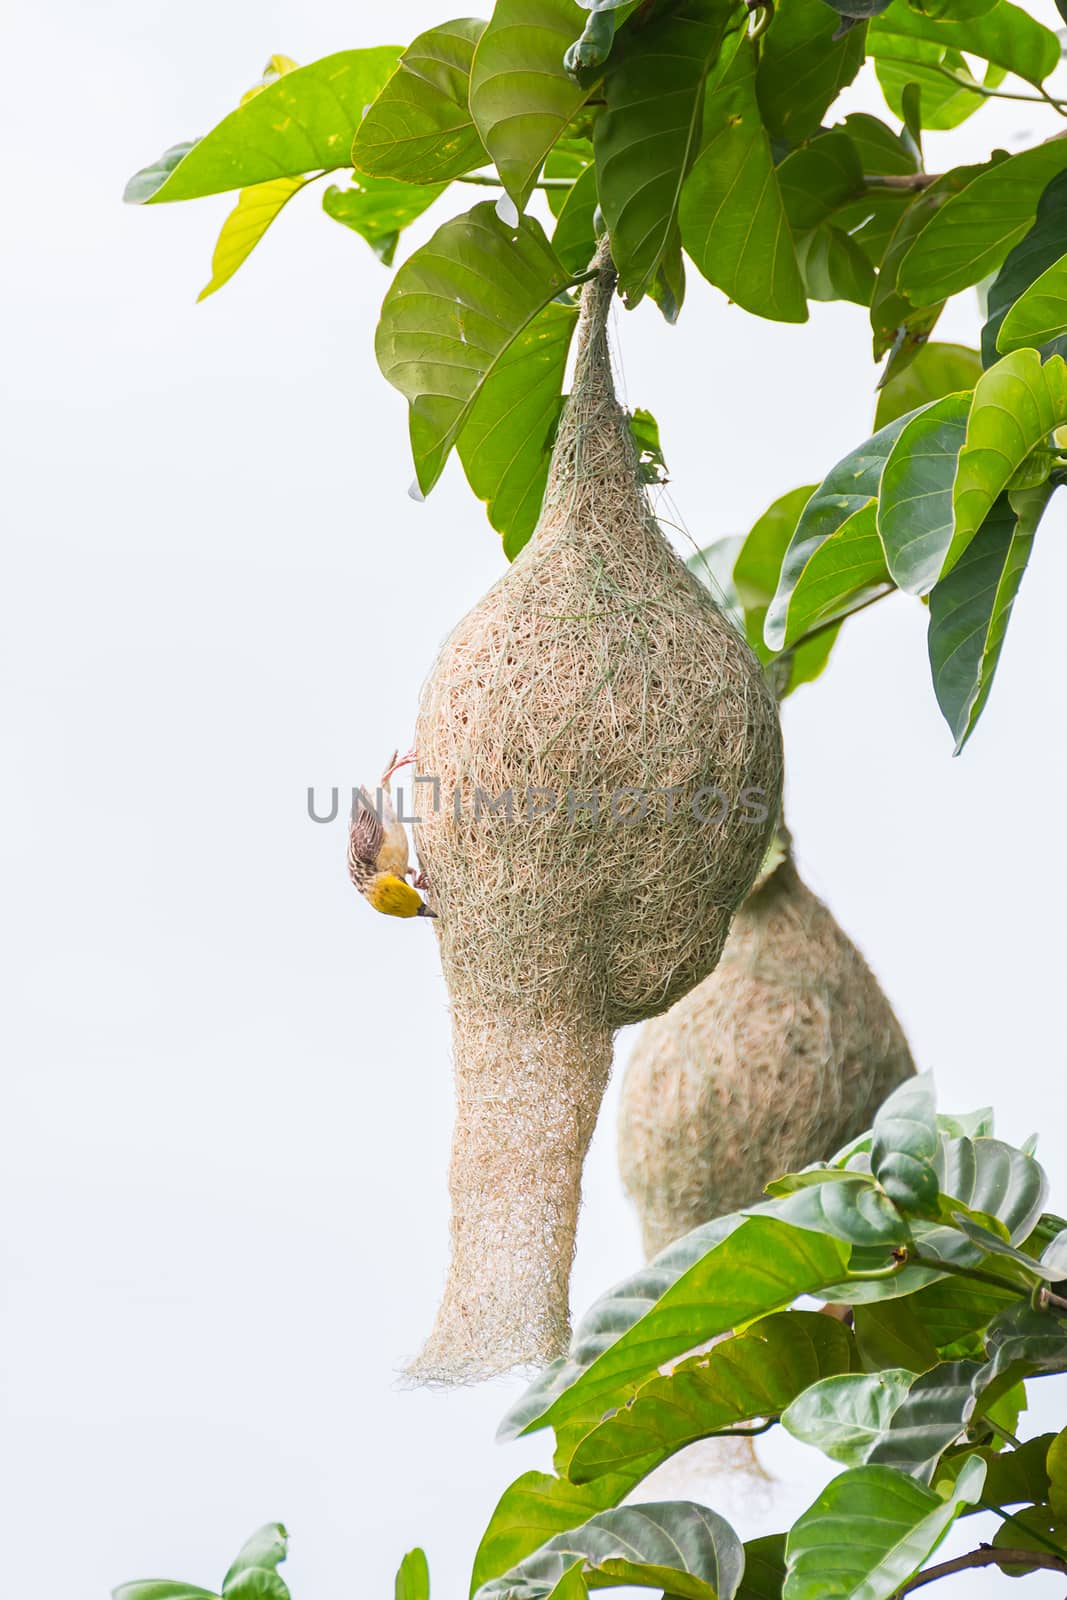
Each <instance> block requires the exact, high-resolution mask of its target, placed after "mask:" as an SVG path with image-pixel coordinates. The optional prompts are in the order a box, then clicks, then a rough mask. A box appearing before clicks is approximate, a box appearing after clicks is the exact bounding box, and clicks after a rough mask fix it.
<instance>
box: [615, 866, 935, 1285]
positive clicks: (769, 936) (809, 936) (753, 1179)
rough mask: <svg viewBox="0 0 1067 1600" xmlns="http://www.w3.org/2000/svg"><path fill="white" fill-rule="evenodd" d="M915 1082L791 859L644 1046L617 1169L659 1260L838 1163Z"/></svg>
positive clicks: (878, 998)
mask: <svg viewBox="0 0 1067 1600" xmlns="http://www.w3.org/2000/svg"><path fill="white" fill-rule="evenodd" d="M914 1071H915V1066H914V1063H913V1061H912V1058H911V1053H910V1051H909V1049H908V1044H907V1040H906V1039H905V1038H904V1034H903V1032H902V1030H901V1027H900V1024H899V1022H898V1021H897V1019H896V1017H895V1016H894V1015H893V1011H892V1009H891V1007H890V1005H889V1001H888V1000H887V999H886V997H885V995H884V994H883V993H882V991H881V989H880V988H879V986H878V982H877V980H876V978H875V977H874V974H873V973H872V972H871V970H870V968H869V967H868V966H867V963H866V962H865V961H864V959H863V957H862V956H861V955H860V953H859V951H858V950H857V949H856V947H855V945H854V944H853V943H852V941H851V940H850V939H849V938H848V936H847V935H846V934H845V933H843V932H842V930H841V928H840V927H839V926H838V924H837V923H836V922H835V920H834V918H833V917H832V916H831V914H830V912H829V911H828V910H827V908H826V906H824V905H823V903H822V901H821V900H819V899H818V898H817V897H816V896H815V895H814V894H813V893H812V891H811V890H810V889H809V888H808V887H807V885H806V884H805V883H804V882H803V881H802V879H801V878H800V876H799V874H798V873H797V870H796V867H795V866H794V864H793V861H792V859H791V858H790V857H789V856H787V857H786V859H785V860H784V861H783V862H782V863H781V865H779V866H778V867H777V868H776V869H775V871H774V872H773V873H772V874H771V875H770V877H768V878H767V879H766V881H765V882H763V883H762V884H761V885H760V886H759V887H758V888H757V889H755V890H754V892H753V893H752V894H751V895H750V896H749V898H748V899H747V900H746V902H745V904H744V905H743V906H742V907H741V909H740V911H739V912H738V913H737V916H736V918H735V919H734V924H733V927H732V928H731V930H730V937H729V940H728V941H727V945H726V949H725V950H724V952H723V957H722V960H721V962H720V963H719V966H718V968H717V969H716V971H715V972H714V973H712V974H711V976H710V977H708V978H705V980H704V982H703V983H701V984H699V985H698V986H697V987H696V988H695V989H693V990H692V991H691V992H690V993H689V994H688V995H686V997H685V998H684V999H683V1000H681V1001H680V1002H679V1003H678V1004H677V1005H676V1006H675V1007H674V1008H673V1009H672V1010H671V1011H670V1012H668V1013H667V1015H666V1016H663V1017H658V1018H656V1020H655V1021H653V1022H649V1023H648V1024H646V1026H645V1027H644V1028H642V1030H641V1032H640V1034H639V1035H638V1040H637V1045H636V1047H635V1049H634V1052H633V1055H632V1056H631V1058H630V1062H629V1065H628V1067H627V1070H626V1075H625V1078H624V1080H623V1087H622V1098H621V1103H620V1111H619V1166H620V1170H621V1172H622V1179H623V1183H624V1184H625V1186H626V1189H627V1192H628V1193H629V1195H630V1198H631V1200H632V1201H633V1203H634V1205H635V1206H636V1208H637V1212H638V1215H639V1218H640V1222H641V1231H642V1235H643V1240H644V1247H645V1252H646V1255H648V1256H649V1257H652V1256H654V1255H657V1254H658V1253H659V1251H660V1250H662V1249H664V1248H665V1247H666V1246H667V1245H668V1244H670V1243H671V1242H672V1241H673V1240H675V1239H677V1238H679V1237H680V1236H681V1235H682V1234H684V1233H688V1232H689V1230H690V1229H691V1228H695V1227H698V1226H699V1225H700V1224H701V1223H703V1222H707V1221H709V1220H710V1219H711V1218H712V1217H718V1216H723V1215H724V1214H725V1213H727V1212H729V1211H737V1210H739V1209H740V1208H741V1207H743V1206H746V1205H752V1204H753V1202H754V1201H756V1200H758V1199H759V1198H760V1196H761V1193H762V1190H763V1187H764V1185H765V1184H766V1183H769V1182H770V1180H771V1179H772V1178H777V1177H781V1176H782V1174H783V1173H786V1172H796V1171H797V1170H798V1169H799V1168H801V1167H804V1166H807V1165H808V1164H809V1163H810V1162H813V1161H822V1160H826V1159H828V1158H829V1157H830V1156H831V1155H833V1153H834V1151H835V1150H837V1149H839V1148H840V1146H841V1145H843V1144H844V1143H845V1142H846V1140H848V1139H850V1138H852V1137H853V1136H854V1135H856V1134H858V1133H862V1132H863V1131H864V1129H866V1128H869V1127H870V1125H871V1122H872V1121H873V1118H874V1113H875V1112H876V1111H877V1109H878V1107H879V1105H880V1104H881V1102H882V1101H883V1100H884V1099H885V1097H886V1096H887V1095H888V1094H889V1093H890V1091H891V1090H892V1089H894V1088H895V1087H896V1086H897V1085H898V1084H899V1083H901V1082H902V1081H903V1080H904V1079H905V1078H907V1077H910V1076H911V1074H912V1073H913V1072H914Z"/></svg>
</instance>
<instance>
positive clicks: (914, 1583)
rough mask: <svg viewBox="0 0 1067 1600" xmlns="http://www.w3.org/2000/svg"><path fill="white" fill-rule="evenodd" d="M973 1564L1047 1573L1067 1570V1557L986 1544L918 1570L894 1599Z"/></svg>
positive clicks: (967, 1568) (899, 1599) (965, 1570)
mask: <svg viewBox="0 0 1067 1600" xmlns="http://www.w3.org/2000/svg"><path fill="white" fill-rule="evenodd" d="M973 1567H1027V1568H1029V1570H1030V1571H1031V1572H1037V1571H1040V1570H1042V1569H1043V1570H1044V1571H1046V1572H1067V1560H1065V1559H1064V1557H1063V1556H1054V1555H1053V1554H1052V1552H1051V1551H1049V1552H1047V1553H1046V1552H1045V1551H1044V1550H1000V1549H997V1548H995V1547H994V1546H993V1545H991V1544H983V1545H980V1546H979V1548H978V1549H977V1550H971V1551H969V1552H968V1554H967V1555H965V1556H954V1557H953V1558H952V1560H951V1561H941V1562H939V1563H938V1564H937V1566H936V1567H927V1569H926V1571H925V1572H920V1573H917V1574H916V1576H915V1577H914V1578H909V1579H908V1581H907V1583H905V1584H902V1585H901V1587H900V1588H899V1589H898V1590H897V1592H896V1594H895V1595H894V1597H893V1600H901V1597H902V1596H903V1595H906V1594H913V1593H914V1592H915V1590H916V1589H923V1588H925V1586H926V1585H927V1584H928V1583H936V1582H937V1581H938V1579H939V1578H950V1577H951V1576H952V1574H953V1573H954V1572H967V1571H968V1570H970V1569H971V1568H973Z"/></svg>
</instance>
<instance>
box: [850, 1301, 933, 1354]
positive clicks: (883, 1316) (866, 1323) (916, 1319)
mask: <svg viewBox="0 0 1067 1600" xmlns="http://www.w3.org/2000/svg"><path fill="white" fill-rule="evenodd" d="M913 1301H914V1297H911V1298H909V1299H906V1300H883V1301H882V1302H881V1303H880V1304H875V1305H870V1306H857V1307H856V1310H855V1313H854V1318H853V1321H854V1327H855V1330H856V1345H857V1348H858V1349H859V1353H860V1356H861V1358H862V1362H863V1367H864V1370H865V1371H866V1372H877V1371H879V1370H880V1369H882V1368H883V1367H907V1368H908V1370H909V1371H910V1372H927V1371H928V1370H929V1369H930V1368H931V1367H936V1366H937V1363H938V1360H939V1352H938V1348H937V1345H936V1344H935V1343H934V1340H933V1338H932V1337H931V1334H930V1331H929V1329H928V1328H927V1326H926V1324H925V1323H924V1322H923V1320H922V1318H921V1317H920V1316H919V1315H918V1314H917V1312H916V1310H915V1306H914V1303H913Z"/></svg>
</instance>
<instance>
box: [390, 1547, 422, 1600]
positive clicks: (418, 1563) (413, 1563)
mask: <svg viewBox="0 0 1067 1600" xmlns="http://www.w3.org/2000/svg"><path fill="white" fill-rule="evenodd" d="M394 1596H395V1600H430V1569H429V1566H428V1565H427V1563H426V1553H425V1551H423V1550H418V1549H416V1550H409V1551H408V1553H407V1555H406V1556H405V1557H404V1559H403V1561H402V1562H401V1563H400V1567H399V1569H398V1571H397V1575H396V1586H395V1590H394Z"/></svg>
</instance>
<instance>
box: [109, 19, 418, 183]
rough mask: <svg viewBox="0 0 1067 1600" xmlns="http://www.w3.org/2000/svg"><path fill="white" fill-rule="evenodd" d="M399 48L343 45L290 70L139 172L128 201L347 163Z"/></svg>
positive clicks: (261, 180) (260, 180) (262, 180)
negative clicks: (169, 161)
mask: <svg viewBox="0 0 1067 1600" xmlns="http://www.w3.org/2000/svg"><path fill="white" fill-rule="evenodd" d="M399 54H400V47H399V46H398V45H380V46H377V47H375V48H374V49H370V50H342V51H340V52H339V53H338V54H337V55H332V56H324V57H323V59H322V60H321V61H313V62H311V64H310V65H309V66H306V67H298V68H297V69H296V71H295V72H287V73H285V74H284V76H282V77H280V78H278V79H277V81H276V82H275V83H272V84H269V85H268V86H267V88H265V89H263V90H262V91H261V92H260V93H259V94H255V95H253V96H252V98H251V99H248V100H246V101H245V102H244V104H243V105H241V106H238V108H237V110H236V111H231V112H230V114H229V116H228V117H224V118H223V119H222V121H221V122H220V123H219V124H218V126H217V127H216V128H213V129H212V131H211V132H210V133H209V134H207V135H206V137H205V138H203V139H200V140H199V141H198V142H197V143H196V144H194V145H192V146H190V147H186V149H185V153H184V154H183V155H182V156H181V158H180V159H179V160H178V161H177V163H176V164H175V165H173V166H171V167H170V168H169V170H168V169H167V166H166V164H165V163H164V164H160V163H157V164H156V165H154V166H152V167H146V168H145V169H144V171H142V172H138V173H135V175H134V176H133V177H132V178H131V179H130V181H129V183H128V184H127V185H126V195H125V198H126V200H127V201H129V202H131V203H132V204H136V205H145V204H155V203H157V202H159V201H162V200H196V199H198V198H199V197H200V196H201V195H207V194H221V193H223V192H224V191H225V190H227V189H245V188H248V186H249V185H251V184H254V183H265V182H267V180H268V179H274V178H293V177H299V176H300V175H301V174H303V173H306V172H332V171H334V170H335V169H336V168H337V167H347V166H348V165H349V162H350V159H351V156H350V152H351V148H352V139H353V137H354V135H355V132H356V129H357V127H358V126H359V123H360V119H361V118H362V116H363V111H364V108H365V106H366V105H367V104H368V102H369V101H371V100H373V99H374V97H375V96H376V95H377V93H378V91H379V89H381V87H382V85H383V84H384V83H385V81H386V79H387V77H388V76H389V74H390V73H391V72H392V70H393V68H394V67H395V65H396V62H397V57H398V56H399ZM176 148H178V149H181V147H180V146H178V147H176Z"/></svg>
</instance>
